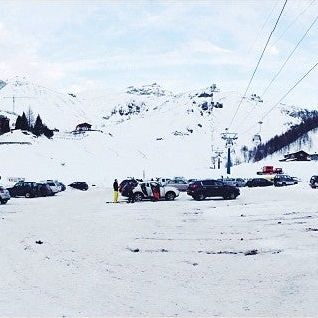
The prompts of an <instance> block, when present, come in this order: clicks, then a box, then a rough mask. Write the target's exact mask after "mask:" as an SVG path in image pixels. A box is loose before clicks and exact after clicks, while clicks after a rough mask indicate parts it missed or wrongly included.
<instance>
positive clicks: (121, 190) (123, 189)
mask: <svg viewBox="0 0 318 318" xmlns="http://www.w3.org/2000/svg"><path fill="white" fill-rule="evenodd" d="M141 181H142V180H141ZM129 183H132V185H133V186H134V187H135V186H137V184H138V181H137V180H136V179H134V178H128V179H125V180H123V181H122V182H121V183H120V184H119V187H118V191H119V193H120V194H121V195H122V196H125V197H126V196H128V187H127V185H128V184H129Z"/></svg>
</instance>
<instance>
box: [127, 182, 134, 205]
mask: <svg viewBox="0 0 318 318" xmlns="http://www.w3.org/2000/svg"><path fill="white" fill-rule="evenodd" d="M127 187H128V190H127V191H128V203H135V194H134V188H135V186H134V183H133V182H129V184H128V185H127Z"/></svg>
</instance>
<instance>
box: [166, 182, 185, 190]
mask: <svg viewBox="0 0 318 318" xmlns="http://www.w3.org/2000/svg"><path fill="white" fill-rule="evenodd" d="M167 185H168V186H170V187H175V188H177V189H178V190H179V191H187V190H188V187H189V183H188V182H187V181H185V180H183V179H173V180H169V181H168V182H167Z"/></svg>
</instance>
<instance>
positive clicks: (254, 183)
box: [246, 178, 274, 188]
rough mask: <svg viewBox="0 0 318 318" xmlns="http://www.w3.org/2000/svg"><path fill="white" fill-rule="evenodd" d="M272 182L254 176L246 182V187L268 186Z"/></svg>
mask: <svg viewBox="0 0 318 318" xmlns="http://www.w3.org/2000/svg"><path fill="white" fill-rule="evenodd" d="M273 184H274V183H273V182H272V181H269V180H267V179H265V178H254V179H250V180H248V181H247V182H246V186H247V187H250V188H251V187H268V186H272V185H273Z"/></svg>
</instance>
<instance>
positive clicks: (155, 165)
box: [0, 80, 317, 183]
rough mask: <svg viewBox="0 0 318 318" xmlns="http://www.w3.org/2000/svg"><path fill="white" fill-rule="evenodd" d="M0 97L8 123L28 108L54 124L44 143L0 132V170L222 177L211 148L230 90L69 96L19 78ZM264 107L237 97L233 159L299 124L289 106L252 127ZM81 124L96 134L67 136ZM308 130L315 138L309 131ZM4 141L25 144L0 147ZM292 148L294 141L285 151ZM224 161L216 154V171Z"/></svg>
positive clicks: (69, 177)
mask: <svg viewBox="0 0 318 318" xmlns="http://www.w3.org/2000/svg"><path fill="white" fill-rule="evenodd" d="M8 96H20V97H22V96H24V97H32V98H28V99H22V98H21V99H20V100H18V99H16V105H15V112H14V113H12V100H11V99H7V98H4V97H8ZM0 97H1V106H0V108H1V114H4V115H6V116H8V117H10V118H11V121H13V120H14V118H15V117H16V114H18V113H21V112H22V111H27V110H28V108H31V109H32V111H33V113H34V114H37V113H40V114H41V117H42V119H43V121H44V122H45V123H46V124H47V125H48V126H49V127H51V128H57V129H59V132H57V133H55V135H54V137H53V139H50V140H49V139H47V138H45V137H40V138H35V137H34V136H32V134H30V135H24V134H21V132H19V131H15V132H13V133H9V134H4V135H2V136H0V147H1V148H0V161H1V162H5V164H4V165H2V167H1V171H0V175H3V176H16V177H19V176H24V177H26V178H29V179H32V178H37V179H43V178H59V179H62V180H65V181H67V182H68V181H73V180H80V179H82V180H87V181H89V182H91V183H98V182H101V183H109V182H110V181H111V180H112V179H113V178H115V177H118V178H124V177H127V176H136V177H142V176H143V174H144V173H145V174H146V177H152V176H174V175H185V176H188V177H206V176H211V175H217V176H219V175H220V174H224V171H219V170H213V169H210V167H211V156H212V154H213V152H212V145H213V149H214V150H215V149H216V148H219V149H221V150H225V149H224V145H225V143H224V140H222V139H221V133H222V132H224V131H225V128H227V127H228V125H229V122H230V120H231V118H232V116H233V113H234V112H235V109H236V107H237V104H238V102H239V100H240V98H241V97H240V95H239V94H237V93H236V92H222V91H218V89H216V88H215V87H214V86H212V87H208V88H206V89H202V90H199V91H191V92H185V93H173V92H170V91H167V90H165V89H164V88H162V87H161V86H160V85H158V84H156V83H154V84H151V85H144V86H141V87H134V86H130V87H128V88H127V89H125V90H123V91H120V92H111V91H100V92H94V93H91V94H87V95H85V96H75V95H74V96H73V95H69V94H68V93H59V92H55V91H53V90H51V89H48V88H44V87H42V86H40V85H36V84H33V83H29V82H27V81H21V80H15V81H6V85H4V86H3V87H2V89H0ZM212 98H213V102H214V103H213V104H212ZM22 100H23V102H22ZM268 108H269V105H267V104H266V102H264V103H262V104H261V105H260V104H257V103H255V101H253V100H244V101H243V103H242V105H241V109H240V111H239V112H238V114H237V117H236V119H235V122H234V123H233V127H231V129H233V130H234V129H235V130H234V131H235V132H237V133H238V136H239V138H238V140H237V142H236V144H235V145H234V147H233V151H234V152H233V153H232V157H233V162H239V161H243V157H244V156H243V153H242V151H241V149H242V147H243V146H247V147H248V148H249V149H251V148H252V147H253V146H254V143H253V141H252V139H253V137H254V135H255V134H260V135H261V138H262V141H265V140H268V139H270V138H271V137H273V136H274V135H276V134H281V133H282V132H284V131H286V130H287V129H288V128H289V127H290V125H293V124H297V123H299V122H300V119H299V118H297V117H295V116H292V114H291V111H290V110H291V108H290V107H287V106H285V105H280V107H277V108H276V109H274V110H273V112H272V114H271V116H270V117H267V118H266V119H265V120H264V122H263V124H262V127H261V131H259V125H258V121H259V118H260V117H261V115H262V113H263V112H264V110H265V109H268ZM295 109H296V108H295ZM295 109H294V110H295ZM273 118H275V120H272V119H273ZM84 121H87V122H89V123H90V124H92V127H93V128H94V129H96V130H97V131H91V132H86V133H82V134H78V135H74V134H71V133H70V131H71V130H73V129H74V128H75V126H76V125H77V124H79V123H81V122H84ZM249 127H252V128H251V129H248V128H249ZM247 130H248V131H247ZM8 135H10V138H9V137H8ZM311 135H312V138H313V139H314V140H315V136H316V134H314V133H312V134H311ZM8 138H9V139H10V140H11V141H14V142H20V141H23V142H27V143H23V144H18V145H17V144H12V143H11V144H7V143H6V140H7V139H8ZM28 143H29V144H28ZM305 146H306V147H307V149H308V151H310V152H315V151H316V149H317V148H316V147H317V144H316V142H315V141H313V142H312V143H311V144H310V143H308V144H306V145H305ZM299 147H300V146H299V144H297V143H295V145H291V147H290V149H289V151H293V150H294V149H295V150H297V149H298V148H299ZM301 147H303V145H302V146H301ZM225 161H226V160H225V151H224V153H223V155H222V168H223V167H224V166H225ZM259 165H260V164H257V166H259ZM254 170H255V169H254ZM235 171H238V170H237V169H235ZM238 174H239V173H238Z"/></svg>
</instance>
